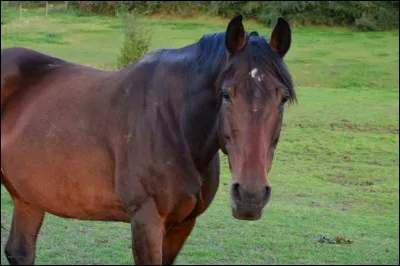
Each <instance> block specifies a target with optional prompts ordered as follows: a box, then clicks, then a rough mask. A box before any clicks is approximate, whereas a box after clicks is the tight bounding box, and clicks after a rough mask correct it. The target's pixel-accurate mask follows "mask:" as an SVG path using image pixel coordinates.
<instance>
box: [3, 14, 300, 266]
mask: <svg viewBox="0 0 400 266" xmlns="http://www.w3.org/2000/svg"><path fill="white" fill-rule="evenodd" d="M290 43H291V30H290V26H289V24H288V23H287V22H286V21H285V20H284V19H282V18H280V19H278V22H277V24H276V27H275V28H274V29H273V32H272V34H271V37H270V41H269V43H268V42H267V40H266V39H265V38H263V37H260V36H259V35H258V33H257V32H252V33H250V34H248V33H247V32H245V30H244V27H243V24H242V16H241V15H239V16H236V17H235V18H233V19H232V20H231V21H230V22H229V24H228V27H227V30H226V32H220V33H213V34H207V35H204V36H203V37H202V38H201V39H200V40H199V41H198V42H196V43H194V44H191V45H188V46H186V47H183V48H181V49H159V50H155V51H153V52H150V53H148V54H146V55H145V56H143V57H142V58H141V59H140V60H138V61H137V62H134V63H133V64H132V65H130V66H128V67H126V68H124V69H122V70H119V71H101V70H97V69H93V68H89V67H85V66H82V65H78V64H73V63H70V62H67V61H64V60H61V59H58V58H55V57H52V56H49V55H45V54H42V53H39V52H36V51H32V50H29V49H24V48H16V47H15V48H7V49H3V50H2V52H1V173H2V177H1V182H2V184H3V185H4V186H5V187H6V188H7V190H8V192H9V193H10V195H11V197H12V200H13V203H14V213H13V220H12V226H11V231H10V236H9V239H8V242H7V245H6V248H5V254H6V255H7V259H8V261H9V262H10V264H33V263H34V260H35V249H36V248H35V245H36V240H37V234H38V231H39V230H40V227H41V225H42V222H43V218H44V215H45V213H46V212H48V213H52V214H54V215H57V216H59V217H64V218H72V219H81V220H97V221H123V222H128V223H130V224H131V231H132V253H133V258H134V261H135V263H136V264H172V263H173V262H174V260H175V258H176V256H177V255H178V253H179V251H180V250H181V248H182V246H183V244H184V242H185V240H186V239H187V237H188V236H189V234H190V232H191V231H192V229H193V227H194V225H195V222H196V218H197V217H198V216H199V215H200V214H201V213H203V212H204V211H205V210H206V209H207V207H208V206H209V204H210V203H211V201H212V200H213V198H214V195H215V193H216V191H217V188H218V184H219V157H218V150H219V149H221V150H222V151H223V152H224V153H225V154H227V155H228V158H229V166H230V169H231V173H232V183H231V187H230V199H231V207H232V214H233V216H234V217H235V218H237V219H243V220H256V219H259V218H260V217H261V215H262V211H263V209H264V207H265V205H266V204H267V202H268V201H269V199H270V196H271V186H270V184H269V181H268V177H267V175H268V172H269V170H270V168H271V163H272V160H273V155H274V150H275V148H276V145H277V143H278V139H279V135H280V129H281V123H282V117H283V110H284V103H285V102H286V101H287V100H292V101H294V100H295V99H296V98H295V92H294V90H293V84H292V79H291V76H290V74H289V72H288V70H287V68H286V67H285V64H284V62H283V57H284V56H285V54H286V53H287V51H288V50H289V47H290Z"/></svg>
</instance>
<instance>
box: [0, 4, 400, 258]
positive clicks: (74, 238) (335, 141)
mask: <svg viewBox="0 0 400 266" xmlns="http://www.w3.org/2000/svg"><path fill="white" fill-rule="evenodd" d="M10 12H11V11H10ZM29 12H31V13H29ZM144 20H145V22H146V23H148V24H149V25H151V26H152V27H153V30H154V31H153V32H154V34H153V40H152V44H151V49H155V48H160V47H181V46H184V45H187V44H190V43H192V42H195V41H197V40H198V39H199V38H200V37H201V36H202V34H204V33H208V32H213V31H220V30H221V31H223V30H225V29H226V25H227V22H228V21H227V20H223V19H214V18H198V19H196V20H180V19H174V20H168V19H165V18H145V19H144ZM245 27H246V29H247V30H248V31H252V30H257V31H259V32H260V34H262V35H266V36H268V35H269V34H270V32H271V29H268V28H265V27H262V26H260V25H257V24H256V23H253V22H251V23H246V24H245ZM1 34H2V37H1V47H2V48H4V47H9V46H25V47H29V48H33V49H36V50H39V51H42V52H46V53H50V54H53V55H55V56H58V57H61V58H64V59H68V60H70V61H73V62H77V63H82V64H86V65H91V66H95V67H99V68H104V69H111V68H113V67H114V66H115V63H116V60H117V57H118V53H119V49H120V47H121V45H122V41H123V35H122V34H123V31H122V28H121V23H120V21H119V20H118V19H116V18H110V17H107V18H105V17H97V16H93V17H78V16H72V15H71V14H65V15H64V14H61V13H57V15H50V16H48V17H44V16H43V15H41V16H39V15H38V12H37V11H36V13H35V12H34V11H27V12H26V14H24V18H23V19H22V20H19V19H18V16H16V17H15V18H14V19H13V20H12V21H10V22H9V23H7V24H6V25H4V26H2V33H1ZM292 40H293V41H292V48H291V50H290V51H289V53H288V55H287V59H286V61H287V64H288V67H289V69H290V70H291V72H292V74H293V78H294V81H295V83H296V85H297V87H296V90H297V93H298V99H299V104H298V105H294V106H292V107H289V108H286V111H285V116H284V124H283V128H282V134H281V141H280V143H279V145H278V149H277V151H276V155H275V159H274V164H273V168H272V170H271V173H270V180H271V182H272V185H273V196H272V200H271V203H270V205H268V207H267V209H266V211H265V213H264V216H263V218H262V219H261V220H259V221H253V222H248V221H239V220H235V219H233V217H232V216H231V210H230V207H229V200H228V183H229V180H230V173H229V170H228V169H229V168H228V166H227V161H226V158H225V156H224V155H222V154H221V159H222V160H221V161H222V169H221V171H222V173H221V181H220V187H219V190H218V193H217V195H216V198H215V200H214V201H213V203H212V204H211V206H210V207H209V209H208V210H207V211H206V213H204V214H203V215H202V216H200V217H199V218H198V222H197V224H196V227H195V229H194V231H193V232H192V234H191V235H190V237H189V239H188V240H187V242H186V245H185V246H184V248H183V249H182V251H181V253H180V255H179V257H178V259H177V261H176V263H177V264H241V263H243V264H399V218H398V217H399V179H398V176H399V150H398V145H399V111H398V110H399V101H398V97H399V95H398V91H399V86H398V82H399V80H398V71H399V63H398V62H399V61H398V56H399V48H398V41H399V37H398V31H396V32H393V31H392V32H373V33H358V32H352V31H350V30H347V29H342V28H324V27H305V28H301V27H300V28H294V29H293V37H292ZM1 217H2V224H3V225H4V226H5V227H6V228H7V229H9V228H10V222H11V217H12V202H11V200H10V197H9V195H8V193H7V191H6V190H5V189H4V187H3V186H2V187H1ZM8 234H9V232H8V231H7V230H5V229H3V228H2V230H1V241H2V242H1V246H2V249H3V248H4V245H5V242H6V240H7V237H8ZM130 235H131V233H130V226H129V225H128V224H123V223H104V222H86V221H76V220H69V219H62V218H58V217H56V216H53V215H47V216H46V219H45V222H44V225H43V227H42V230H41V232H40V236H39V241H38V246H37V260H36V263H37V264H64V263H66V264H68V263H69V264H71V263H73V264H100V263H102V264H131V263H132V262H133V260H132V254H131V250H130V247H131V242H130ZM338 235H343V237H345V239H349V240H352V241H353V243H352V244H341V245H339V244H325V243H323V244H322V243H319V242H318V241H317V239H318V238H320V237H322V236H326V237H329V238H331V239H334V238H335V237H336V236H338ZM1 263H2V264H7V261H6V259H5V256H4V253H3V250H2V251H1Z"/></svg>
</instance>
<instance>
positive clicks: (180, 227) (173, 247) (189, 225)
mask: <svg viewBox="0 0 400 266" xmlns="http://www.w3.org/2000/svg"><path fill="white" fill-rule="evenodd" d="M195 223H196V220H195V219H191V220H188V221H185V222H183V223H181V224H176V225H174V226H173V227H172V228H171V229H169V230H168V232H167V233H166V234H165V236H164V240H163V258H162V263H163V265H171V264H173V263H174V261H175V258H176V256H177V255H178V253H179V251H180V250H181V248H182V246H183V244H184V243H185V241H186V239H187V238H188V236H189V234H190V232H192V229H193V227H194V225H195Z"/></svg>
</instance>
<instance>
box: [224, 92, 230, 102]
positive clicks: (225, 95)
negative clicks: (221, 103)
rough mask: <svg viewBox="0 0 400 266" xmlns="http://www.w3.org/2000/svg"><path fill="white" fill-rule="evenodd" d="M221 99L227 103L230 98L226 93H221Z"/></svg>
mask: <svg viewBox="0 0 400 266" xmlns="http://www.w3.org/2000/svg"><path fill="white" fill-rule="evenodd" d="M222 97H223V98H224V100H225V101H229V100H230V99H231V97H230V96H229V93H228V92H226V91H223V92H222Z"/></svg>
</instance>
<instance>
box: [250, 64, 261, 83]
mask: <svg viewBox="0 0 400 266" xmlns="http://www.w3.org/2000/svg"><path fill="white" fill-rule="evenodd" d="M249 75H250V76H251V77H252V78H253V79H255V80H257V81H258V82H261V80H262V79H263V78H264V75H263V74H261V75H260V73H259V72H258V68H256V67H255V68H253V69H252V70H251V71H250V72H249Z"/></svg>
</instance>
